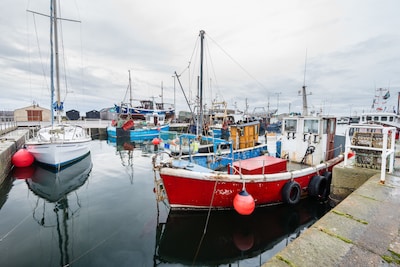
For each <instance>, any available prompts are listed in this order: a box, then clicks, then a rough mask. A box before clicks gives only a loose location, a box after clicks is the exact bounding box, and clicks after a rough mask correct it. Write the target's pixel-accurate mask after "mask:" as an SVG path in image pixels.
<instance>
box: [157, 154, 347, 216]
mask: <svg viewBox="0 0 400 267" xmlns="http://www.w3.org/2000/svg"><path fill="white" fill-rule="evenodd" d="M342 160H343V156H342V155H340V156H338V157H336V158H334V159H331V160H329V161H327V162H326V163H323V164H319V165H317V166H313V167H306V168H303V169H300V170H295V171H286V172H280V173H273V174H247V175H239V174H236V175H233V174H227V173H222V172H213V171H208V172H207V171H205V170H204V169H200V170H196V169H195V168H194V167H193V166H194V165H192V166H190V164H191V163H188V164H186V165H182V166H180V168H172V167H162V168H160V170H159V172H160V177H161V179H162V181H163V185H164V188H165V193H166V195H167V197H168V202H169V205H170V206H171V208H172V209H193V210H196V209H209V208H212V209H233V208H234V206H233V202H234V201H233V200H234V198H235V196H236V195H237V194H238V193H239V192H240V191H242V190H243V189H244V188H245V189H246V191H247V192H248V193H249V194H250V195H251V196H252V197H253V198H254V201H255V205H256V206H267V205H273V204H279V203H283V202H286V201H285V199H284V197H283V191H284V187H285V185H286V184H287V183H288V182H290V181H295V182H297V183H298V184H299V185H300V188H301V197H306V196H307V195H308V187H309V184H310V181H311V180H312V179H313V177H315V176H318V175H320V174H324V173H325V174H327V173H330V172H332V168H333V166H335V165H336V164H338V163H339V162H341V161H342ZM192 169H194V170H192Z"/></svg>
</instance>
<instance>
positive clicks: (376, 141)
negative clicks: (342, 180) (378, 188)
mask: <svg viewBox="0 0 400 267" xmlns="http://www.w3.org/2000/svg"><path fill="white" fill-rule="evenodd" d="M351 129H354V132H353V135H350V131H351ZM395 138H396V128H395V127H384V126H381V125H354V126H349V128H347V129H346V146H345V157H344V166H346V165H348V164H349V157H350V155H351V154H353V152H354V153H355V155H354V157H355V158H354V161H355V162H354V163H353V164H355V165H356V166H358V167H364V168H370V169H379V168H380V170H381V177H380V183H382V184H384V183H385V175H386V170H387V167H388V171H389V173H393V169H394V158H395V153H394V152H395ZM387 165H389V166H387Z"/></svg>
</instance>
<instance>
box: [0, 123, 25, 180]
mask: <svg viewBox="0 0 400 267" xmlns="http://www.w3.org/2000/svg"><path fill="white" fill-rule="evenodd" d="M28 135H29V130H14V131H11V132H9V133H6V134H4V135H1V136H0V185H1V184H2V183H3V182H4V179H5V178H6V177H7V176H8V174H9V173H10V171H11V167H12V163H11V158H12V156H13V155H14V153H15V152H16V151H17V150H18V149H20V148H21V147H22V146H23V145H24V143H25V140H26V138H27V137H28Z"/></svg>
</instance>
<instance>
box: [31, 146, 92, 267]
mask: <svg viewBox="0 0 400 267" xmlns="http://www.w3.org/2000/svg"><path fill="white" fill-rule="evenodd" d="M91 170H92V160H91V156H90V153H89V154H87V155H86V156H85V157H84V158H83V159H81V160H80V161H78V162H75V163H74V164H71V165H68V166H66V167H64V168H62V169H60V170H54V169H47V168H44V167H42V166H35V170H34V173H33V175H32V177H31V178H27V179H26V184H27V185H28V187H29V189H30V190H31V191H32V192H33V193H34V194H35V195H37V196H38V199H37V201H36V205H35V206H34V208H33V218H34V220H35V221H37V223H38V224H39V225H40V226H42V227H44V228H47V229H49V231H44V232H43V233H42V238H44V239H46V238H45V236H47V237H48V238H49V242H51V241H50V240H51V239H52V238H51V237H52V236H54V232H53V230H54V231H56V233H57V237H58V245H57V246H51V247H52V248H57V249H58V251H59V258H58V255H57V256H56V257H51V258H49V259H48V261H50V262H49V264H50V265H53V266H56V265H60V266H69V264H70V263H71V259H70V251H72V247H73V244H72V243H71V242H70V238H69V236H70V233H69V231H68V227H69V226H71V225H73V221H72V220H73V218H74V217H75V215H76V214H78V212H79V210H80V208H81V203H80V200H79V197H78V194H77V193H76V190H77V189H78V188H80V187H81V186H82V185H83V184H85V182H86V181H87V179H88V177H89V175H90V172H91ZM72 193H75V194H74V198H73V199H74V201H71V199H72V197H70V196H72V195H73V194H72ZM69 198H70V199H69ZM48 205H50V206H51V208H48V207H47V206H48ZM52 253H53V252H52ZM52 255H53V256H54V255H55V254H52ZM50 265H49V266H50Z"/></svg>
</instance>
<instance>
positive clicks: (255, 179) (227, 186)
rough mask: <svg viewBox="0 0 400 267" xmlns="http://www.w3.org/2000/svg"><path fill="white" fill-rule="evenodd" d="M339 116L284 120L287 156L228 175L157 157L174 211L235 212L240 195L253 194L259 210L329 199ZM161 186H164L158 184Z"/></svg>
mask: <svg viewBox="0 0 400 267" xmlns="http://www.w3.org/2000/svg"><path fill="white" fill-rule="evenodd" d="M335 126H336V118H335V117H330V116H322V115H320V116H315V117H314V116H296V117H288V118H284V119H283V123H282V128H283V129H282V141H281V144H280V153H279V154H280V155H281V158H274V157H270V156H262V157H259V158H251V159H246V160H240V161H237V162H234V163H233V164H232V165H231V166H230V167H229V169H228V171H226V172H221V171H220V172H218V171H213V170H211V169H209V168H204V167H202V166H200V165H198V164H195V163H193V162H188V161H182V160H179V159H175V158H173V157H165V156H164V155H166V153H160V154H156V155H155V156H154V158H153V165H154V170H155V172H156V173H158V174H159V176H158V177H157V179H160V180H161V182H162V185H163V186H162V188H161V190H164V191H165V192H164V193H165V195H166V196H167V198H168V203H169V205H170V207H171V209H190V210H198V209H233V208H235V207H234V200H235V197H236V196H237V195H238V194H240V193H241V192H248V194H250V195H251V196H252V198H253V200H254V205H255V206H265V205H271V204H278V203H288V204H297V203H298V202H299V201H300V199H301V198H303V197H306V196H312V197H315V198H319V199H326V198H327V196H328V195H329V189H330V186H329V185H330V181H331V177H332V169H333V167H334V166H335V165H337V164H338V163H340V162H342V161H343V159H344V155H343V154H342V153H340V154H339V155H337V156H335V149H338V148H335V147H334V135H335ZM158 184H159V183H158Z"/></svg>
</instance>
